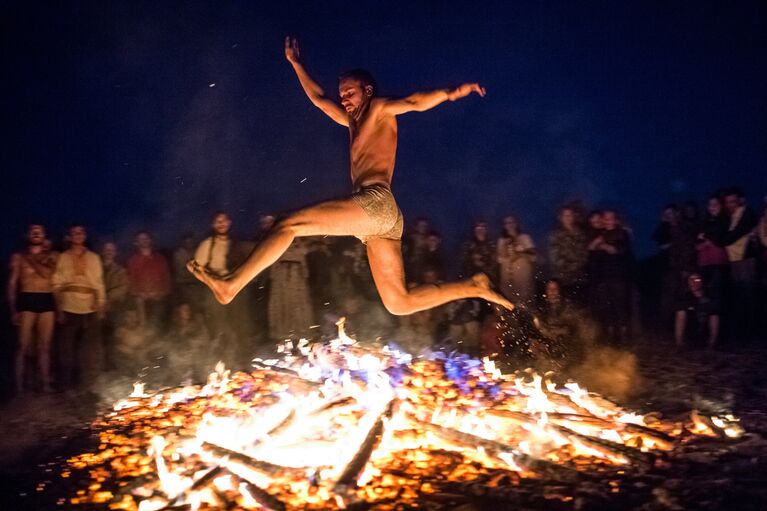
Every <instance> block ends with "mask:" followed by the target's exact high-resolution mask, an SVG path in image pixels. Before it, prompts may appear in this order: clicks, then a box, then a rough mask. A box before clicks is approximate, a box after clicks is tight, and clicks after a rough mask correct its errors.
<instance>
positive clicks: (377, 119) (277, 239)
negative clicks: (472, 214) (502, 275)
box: [189, 38, 513, 315]
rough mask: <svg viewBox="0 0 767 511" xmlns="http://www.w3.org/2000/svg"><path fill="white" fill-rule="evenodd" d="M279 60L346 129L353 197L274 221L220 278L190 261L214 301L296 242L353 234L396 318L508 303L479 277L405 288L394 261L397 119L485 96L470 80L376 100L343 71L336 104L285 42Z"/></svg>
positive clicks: (372, 88) (397, 243)
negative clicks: (470, 301) (450, 305)
mask: <svg viewBox="0 0 767 511" xmlns="http://www.w3.org/2000/svg"><path fill="white" fill-rule="evenodd" d="M285 57H286V58H287V60H288V62H290V64H291V65H292V66H293V69H294V71H295V72H296V75H297V76H298V80H299V82H300V83H301V86H302V87H303V89H304V92H305V93H306V95H307V96H308V97H309V99H310V100H311V102H312V103H313V104H314V105H315V106H317V107H318V108H319V109H320V110H322V111H323V112H324V113H325V114H327V115H328V116H329V117H330V118H331V119H333V120H334V121H335V122H337V123H338V124H340V125H342V126H345V127H348V128H349V134H350V141H351V177H352V187H353V190H354V193H353V194H352V196H351V197H349V198H347V199H342V200H334V201H328V202H323V203H321V204H318V205H315V206H312V207H309V208H306V209H303V210H300V211H298V212H296V213H293V214H292V215H290V216H288V217H287V218H285V219H284V220H282V221H280V222H279V223H278V224H277V225H276V226H275V228H274V229H272V230H271V231H270V232H269V234H268V235H267V237H266V238H265V239H264V240H263V241H262V242H261V243H260V244H259V245H258V247H256V249H255V250H254V251H253V252H252V253H251V254H250V256H249V257H248V260H247V261H245V263H243V264H242V265H241V266H240V267H238V268H237V269H236V270H235V271H234V272H232V273H231V274H230V275H229V276H228V277H227V278H225V279H222V278H219V277H216V276H214V275H210V274H209V273H207V272H205V271H204V269H203V268H202V267H200V266H199V265H195V264H190V265H189V269H190V271H192V272H193V273H194V274H195V276H197V278H199V279H200V280H201V281H202V282H204V283H205V284H206V285H207V286H208V287H210V288H211V290H212V291H213V293H214V294H215V295H216V298H217V299H218V300H219V301H220V302H221V303H229V302H230V301H231V300H232V299H233V298H234V297H235V295H236V294H237V293H238V292H239V291H240V290H241V289H242V288H243V287H245V285H246V284H247V283H248V282H250V281H251V280H252V279H253V278H254V277H255V276H256V275H258V274H259V273H261V271H263V270H264V269H265V268H267V267H269V266H270V265H272V264H273V263H274V262H276V261H277V260H278V259H279V258H280V256H281V255H282V253H283V252H285V251H286V250H287V249H288V248H289V247H290V245H291V243H292V242H293V240H294V239H295V238H296V237H303V236H317V235H329V236H349V235H352V236H357V237H359V238H360V240H362V241H363V242H364V243H366V245H367V253H368V259H369V261H370V268H371V270H372V273H373V278H374V280H375V284H376V287H377V289H378V292H379V294H380V295H381V299H382V301H383V303H384V306H385V307H386V308H387V309H388V310H389V312H391V313H392V314H396V315H406V314H412V313H413V312H417V311H419V310H424V309H429V308H432V307H436V306H438V305H441V304H443V303H445V302H449V301H452V300H457V299H460V298H469V297H478V298H484V299H485V300H487V301H490V302H493V303H497V304H499V305H503V306H505V307H507V308H509V309H511V308H513V305H512V304H511V303H510V302H509V301H508V300H506V299H505V298H504V297H502V296H500V295H499V294H497V293H495V292H494V291H492V290H491V289H490V281H489V279H488V277H487V276H486V275H475V276H473V277H471V278H469V279H467V280H464V281H462V282H455V283H447V284H441V285H438V286H437V285H433V286H432V285H427V286H418V287H415V288H413V289H408V288H407V287H406V286H405V270H404V265H403V262H402V247H401V238H402V228H403V217H402V213H401V212H400V210H399V207H397V203H396V201H395V200H394V195H392V191H391V182H392V175H393V173H394V157H395V153H396V147H397V116H398V115H401V114H405V113H407V112H423V111H426V110H430V109H432V108H434V107H436V106H437V105H439V104H441V103H444V102H445V101H455V100H458V99H461V98H464V97H466V96H468V95H470V94H472V93H477V94H479V95H480V96H484V95H485V90H484V89H483V88H482V87H480V86H479V84H476V83H467V84H464V85H461V86H459V87H457V88H455V89H440V90H435V91H431V92H423V93H416V94H412V95H411V96H408V97H406V98H403V99H390V98H381V97H377V96H376V93H377V88H376V83H375V80H374V79H373V77H372V75H371V74H370V73H368V72H367V71H364V70H354V71H350V72H348V73H345V74H343V75H342V76H341V78H340V83H339V86H338V91H339V95H340V97H341V106H340V107H339V105H337V104H336V103H334V102H333V101H331V100H330V99H328V98H327V97H326V96H325V93H324V91H323V90H322V88H321V87H320V86H319V85H318V84H317V83H316V82H315V81H314V80H313V79H312V78H311V77H310V76H309V74H308V73H307V72H306V70H305V69H304V66H303V64H302V63H301V60H300V58H299V50H298V43H297V42H296V40H295V39H290V38H286V40H285Z"/></svg>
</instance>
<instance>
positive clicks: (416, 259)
mask: <svg viewBox="0 0 767 511" xmlns="http://www.w3.org/2000/svg"><path fill="white" fill-rule="evenodd" d="M430 232H431V225H430V223H429V219H428V218H424V217H420V218H416V220H415V223H414V224H413V228H412V231H411V232H409V233H408V234H407V236H406V238H405V240H404V244H403V247H402V252H403V258H404V261H405V274H406V276H407V280H408V281H415V280H417V279H418V277H419V276H420V275H421V273H420V271H421V267H422V264H423V262H422V260H421V259H422V257H423V255H424V253H425V252H426V246H427V243H426V240H427V239H428V237H429V233H430Z"/></svg>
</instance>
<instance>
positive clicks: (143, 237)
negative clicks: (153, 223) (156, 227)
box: [135, 232, 152, 250]
mask: <svg viewBox="0 0 767 511" xmlns="http://www.w3.org/2000/svg"><path fill="white" fill-rule="evenodd" d="M135 243H136V248H138V249H140V250H146V249H150V248H152V237H151V236H149V234H147V233H145V232H141V233H139V234H137V235H136V240H135Z"/></svg>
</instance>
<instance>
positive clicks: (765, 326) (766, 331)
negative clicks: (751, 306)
mask: <svg viewBox="0 0 767 511" xmlns="http://www.w3.org/2000/svg"><path fill="white" fill-rule="evenodd" d="M756 238H757V240H758V244H759V263H760V265H759V266H760V268H759V269H760V275H761V282H760V284H761V285H760V288H759V296H758V298H757V302H758V303H760V304H761V310H760V311H759V312H758V315H759V317H760V318H761V319H762V321H761V323H762V332H761V334H762V336H763V338H764V336H766V335H767V197H765V204H764V209H763V210H762V217H761V218H760V219H759V225H757V226H756Z"/></svg>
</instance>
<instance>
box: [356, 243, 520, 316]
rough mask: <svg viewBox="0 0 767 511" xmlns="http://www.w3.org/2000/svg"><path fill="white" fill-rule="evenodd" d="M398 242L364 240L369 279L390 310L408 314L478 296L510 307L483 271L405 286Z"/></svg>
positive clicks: (511, 305) (400, 249)
mask: <svg viewBox="0 0 767 511" xmlns="http://www.w3.org/2000/svg"><path fill="white" fill-rule="evenodd" d="M401 245H402V242H401V241H399V240H388V239H382V238H371V239H369V240H368V241H367V248H368V261H369V262H370V270H371V272H372V273H373V280H374V281H375V283H376V287H377V288H378V293H379V294H380V295H381V300H382V301H383V304H384V306H385V307H386V309H387V310H388V311H389V312H391V313H392V314H396V315H398V316H402V315H406V314H412V313H414V312H418V311H420V310H424V309H431V308H432V307H437V306H438V305H442V304H443V303H447V302H451V301H453V300H460V299H461V298H482V299H484V300H487V301H488V302H491V303H495V304H498V305H501V306H503V307H506V308H507V309H509V310H511V309H513V308H514V305H513V304H512V303H511V302H509V301H508V300H507V299H506V298H504V297H503V296H501V295H499V294H498V293H496V292H494V291H492V290H491V289H490V282H489V279H488V278H487V276H486V275H484V274H478V275H475V276H473V277H472V278H470V279H467V280H464V281H460V282H450V283H447V284H440V285H425V286H418V287H415V288H412V289H407V287H406V286H405V270H404V268H403V264H402V247H401Z"/></svg>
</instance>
